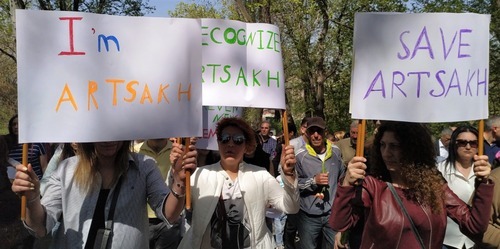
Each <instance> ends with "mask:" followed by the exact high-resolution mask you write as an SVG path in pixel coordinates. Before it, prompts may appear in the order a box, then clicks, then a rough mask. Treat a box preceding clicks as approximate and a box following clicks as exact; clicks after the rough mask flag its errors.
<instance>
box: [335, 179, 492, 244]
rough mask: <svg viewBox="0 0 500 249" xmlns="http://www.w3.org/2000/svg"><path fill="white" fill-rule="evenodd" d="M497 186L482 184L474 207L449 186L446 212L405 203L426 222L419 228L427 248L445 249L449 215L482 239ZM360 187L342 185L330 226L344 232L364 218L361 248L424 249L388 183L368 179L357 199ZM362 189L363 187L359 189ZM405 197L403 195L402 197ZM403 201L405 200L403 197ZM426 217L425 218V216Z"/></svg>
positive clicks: (409, 209) (337, 195) (477, 188)
mask: <svg viewBox="0 0 500 249" xmlns="http://www.w3.org/2000/svg"><path fill="white" fill-rule="evenodd" d="M493 187H494V184H493V183H492V182H491V180H490V181H489V184H483V183H479V184H478V185H477V186H476V194H475V195H474V198H473V201H472V207H470V206H468V205H467V204H466V203H464V202H463V201H462V200H460V198H458V197H457V196H456V195H455V194H454V193H453V191H452V190H451V189H450V188H449V187H448V184H444V185H443V191H444V193H445V194H444V203H443V212H440V213H439V214H433V213H432V212H431V209H430V208H429V207H426V206H421V205H420V204H418V203H415V202H412V203H413V204H411V205H409V204H408V203H409V202H411V201H408V200H406V202H405V200H403V203H405V204H404V205H405V207H406V209H407V210H408V213H410V216H411V217H412V219H414V218H413V217H414V215H416V214H417V215H421V216H420V217H418V219H421V220H423V221H424V222H422V223H416V222H415V223H416V224H415V226H416V227H417V230H418V232H419V234H420V237H421V238H422V240H423V242H424V245H425V248H427V249H429V248H430V249H441V248H442V244H443V240H444V235H445V230H446V216H449V217H450V218H452V219H453V220H454V221H455V222H457V223H458V224H459V227H460V230H461V231H462V233H464V234H465V235H467V236H469V237H471V238H472V239H473V240H478V239H479V240H480V238H481V236H482V234H483V233H484V231H485V230H486V228H487V226H488V219H489V216H490V214H489V212H490V208H491V203H492V198H493ZM357 188H358V187H352V186H339V187H338V189H337V193H336V198H335V201H334V203H333V209H332V214H331V216H330V220H329V222H330V226H331V227H332V228H333V229H334V230H336V231H340V232H344V231H346V230H347V229H349V228H350V227H353V226H354V225H355V223H356V222H357V221H358V220H360V219H362V218H363V217H364V219H365V221H364V222H365V224H364V230H363V235H362V239H361V247H360V248H361V249H367V248H380V249H397V248H401V249H403V248H404V249H413V248H415V249H418V248H421V247H420V244H419V243H418V241H417V239H416V236H415V234H414V233H413V232H412V229H411V225H410V223H409V221H408V220H407V219H406V217H405V215H404V214H403V211H402V210H401V208H400V207H399V205H398V203H397V201H396V200H395V199H394V196H393V195H392V193H391V192H390V190H389V188H388V187H387V184H386V183H385V182H383V181H381V180H378V179H376V178H374V177H371V176H367V177H366V178H365V180H364V181H363V185H362V194H361V200H362V201H360V200H359V198H356V189H357ZM358 189H359V190H361V189H360V188H358ZM400 197H401V195H400ZM401 199H405V198H404V197H401ZM412 214H413V215H412ZM422 214H423V215H422Z"/></svg>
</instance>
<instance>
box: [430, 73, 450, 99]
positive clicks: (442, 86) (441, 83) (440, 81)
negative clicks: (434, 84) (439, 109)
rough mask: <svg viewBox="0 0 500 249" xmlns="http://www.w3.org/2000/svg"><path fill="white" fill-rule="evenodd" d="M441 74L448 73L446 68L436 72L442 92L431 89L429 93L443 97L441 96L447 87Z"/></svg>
mask: <svg viewBox="0 0 500 249" xmlns="http://www.w3.org/2000/svg"><path fill="white" fill-rule="evenodd" d="M441 74H446V72H445V71H444V70H439V71H437V73H436V80H437V81H438V83H439V86H441V93H439V94H434V92H435V90H431V91H430V92H429V94H430V95H431V96H432V97H441V96H443V94H444V90H445V88H444V83H443V80H442V79H441V76H440V75H441Z"/></svg>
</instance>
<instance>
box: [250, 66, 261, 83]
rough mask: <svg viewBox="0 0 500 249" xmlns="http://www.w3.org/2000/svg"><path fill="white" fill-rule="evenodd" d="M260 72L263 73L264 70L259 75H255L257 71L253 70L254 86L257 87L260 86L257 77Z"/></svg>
mask: <svg viewBox="0 0 500 249" xmlns="http://www.w3.org/2000/svg"><path fill="white" fill-rule="evenodd" d="M260 72H262V70H259V71H257V73H255V69H254V70H252V73H253V86H255V85H258V86H260V82H259V79H257V75H259V74H260Z"/></svg>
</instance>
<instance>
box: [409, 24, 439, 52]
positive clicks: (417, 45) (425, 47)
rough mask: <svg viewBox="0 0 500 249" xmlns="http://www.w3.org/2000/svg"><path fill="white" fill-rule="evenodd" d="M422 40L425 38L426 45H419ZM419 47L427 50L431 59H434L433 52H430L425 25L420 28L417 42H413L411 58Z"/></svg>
mask: <svg viewBox="0 0 500 249" xmlns="http://www.w3.org/2000/svg"><path fill="white" fill-rule="evenodd" d="M422 40H425V42H426V43H427V44H426V46H423V45H422V46H421V45H420V43H421V42H422ZM420 49H424V50H428V51H429V56H430V57H431V59H434V53H433V52H432V47H431V43H430V41H429V36H428V35H427V27H425V26H424V28H423V29H422V32H420V35H419V36H418V40H417V43H416V44H415V48H414V49H413V54H412V55H411V59H413V58H414V57H415V55H416V54H417V51H418V50H420Z"/></svg>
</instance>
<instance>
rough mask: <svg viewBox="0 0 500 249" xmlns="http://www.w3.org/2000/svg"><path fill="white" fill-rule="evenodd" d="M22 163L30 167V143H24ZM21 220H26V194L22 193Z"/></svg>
mask: <svg viewBox="0 0 500 249" xmlns="http://www.w3.org/2000/svg"><path fill="white" fill-rule="evenodd" d="M21 163H22V164H23V165H24V166H26V167H28V144H23V156H22V162H21ZM21 220H23V221H25V220H26V194H23V195H21Z"/></svg>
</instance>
